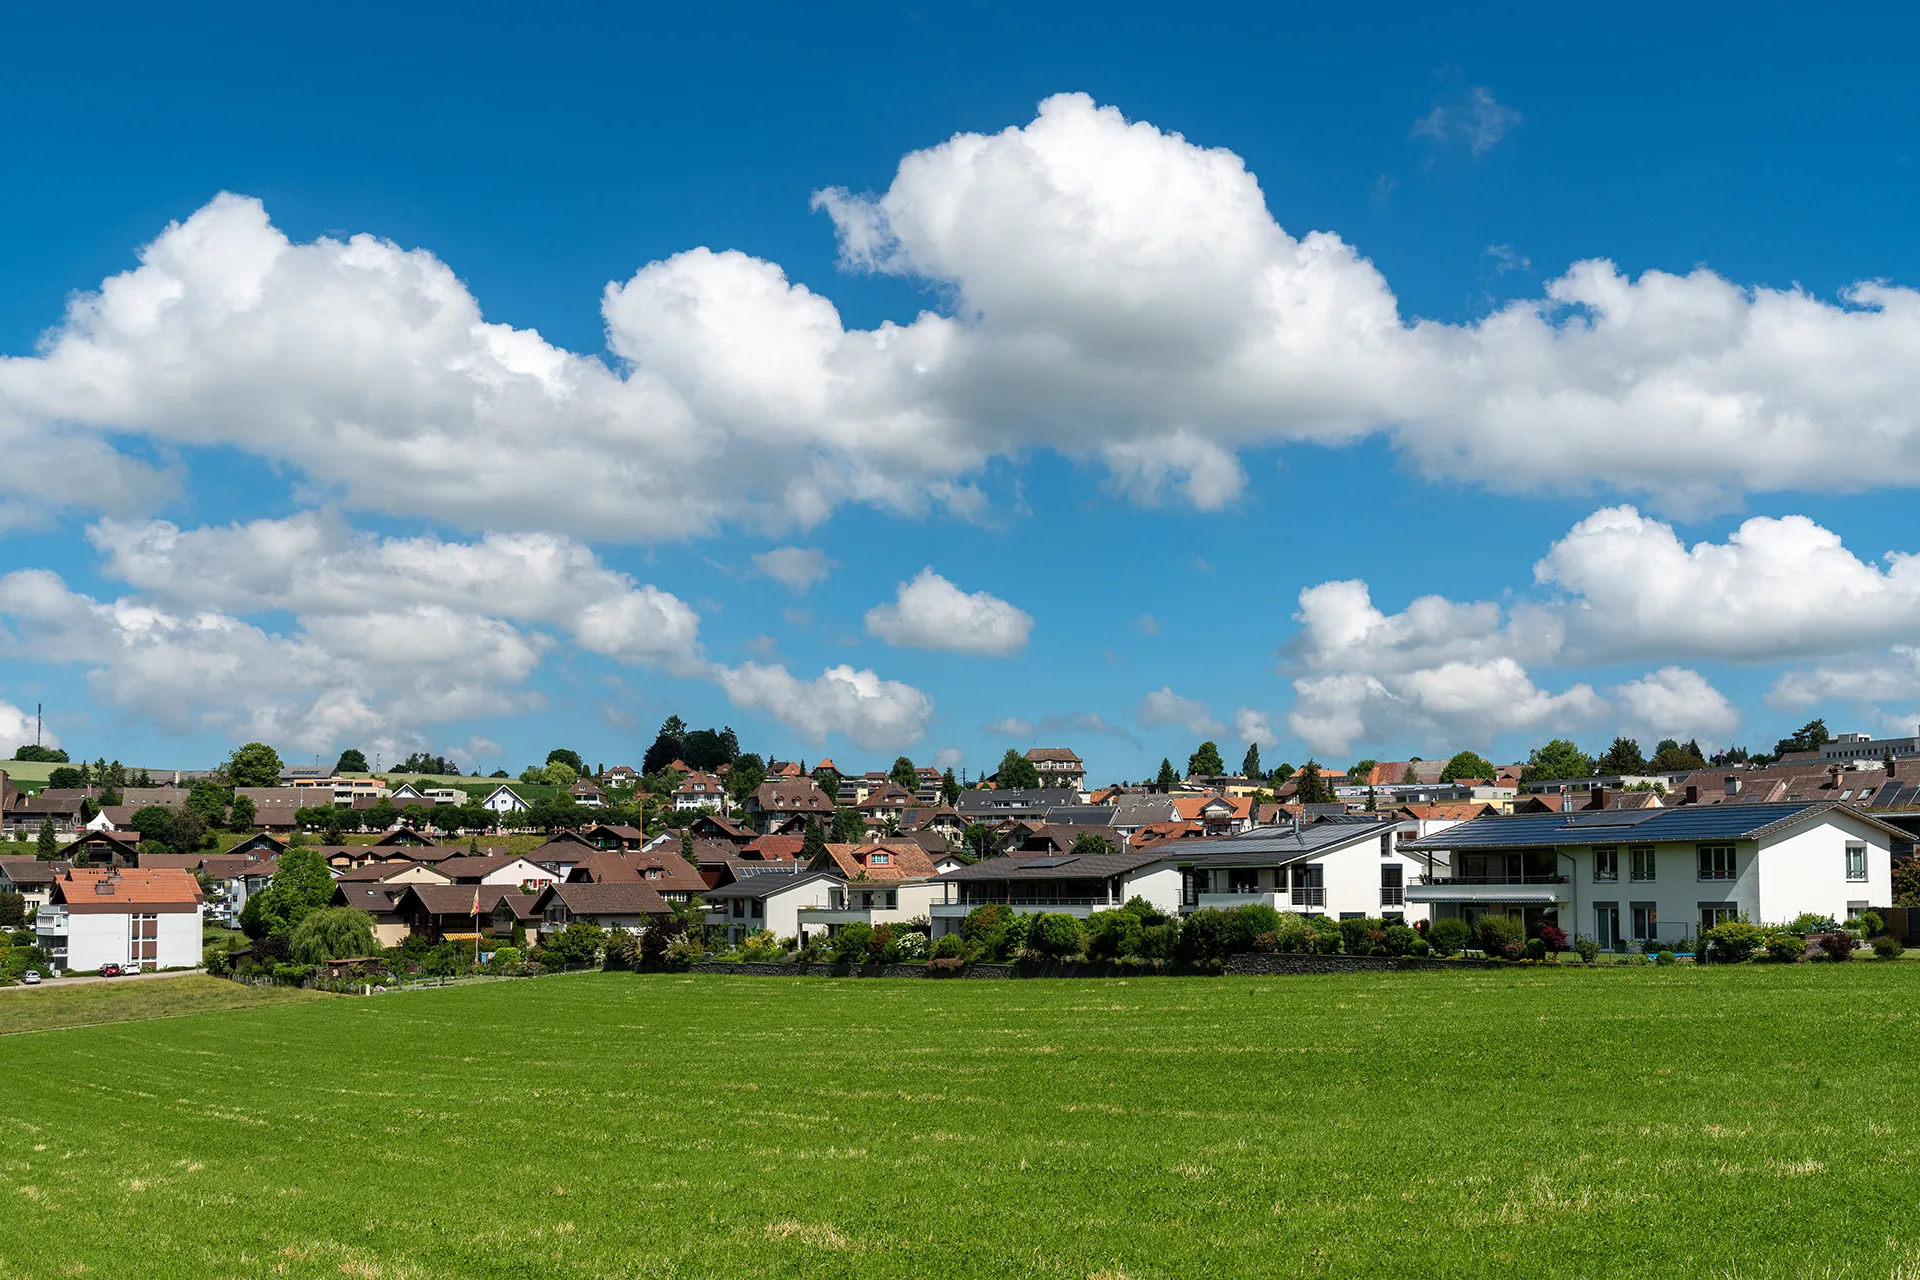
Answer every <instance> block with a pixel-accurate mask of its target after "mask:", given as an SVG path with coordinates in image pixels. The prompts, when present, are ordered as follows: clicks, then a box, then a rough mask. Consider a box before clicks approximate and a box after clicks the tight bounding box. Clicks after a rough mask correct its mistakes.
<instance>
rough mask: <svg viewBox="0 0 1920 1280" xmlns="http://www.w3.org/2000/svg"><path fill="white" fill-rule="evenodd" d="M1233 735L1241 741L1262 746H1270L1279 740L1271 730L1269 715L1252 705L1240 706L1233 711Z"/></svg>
mask: <svg viewBox="0 0 1920 1280" xmlns="http://www.w3.org/2000/svg"><path fill="white" fill-rule="evenodd" d="M1233 735H1234V737H1236V738H1238V739H1240V741H1242V742H1251V743H1253V744H1255V745H1256V746H1262V747H1271V746H1273V745H1275V744H1276V743H1278V742H1279V741H1280V737H1279V735H1278V734H1276V733H1274V731H1273V724H1272V722H1271V717H1269V716H1268V715H1267V713H1266V712H1264V711H1255V710H1254V709H1253V708H1252V707H1241V708H1240V709H1239V710H1237V711H1235V712H1234V713H1233Z"/></svg>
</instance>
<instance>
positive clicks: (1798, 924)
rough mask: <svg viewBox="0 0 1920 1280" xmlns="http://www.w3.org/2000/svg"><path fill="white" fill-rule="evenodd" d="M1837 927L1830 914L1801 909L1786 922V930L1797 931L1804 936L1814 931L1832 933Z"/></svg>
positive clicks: (1837, 924)
mask: <svg viewBox="0 0 1920 1280" xmlns="http://www.w3.org/2000/svg"><path fill="white" fill-rule="evenodd" d="M1839 927H1840V925H1839V923H1838V922H1837V921H1835V920H1834V918H1833V917H1832V916H1823V915H1817V914H1815V913H1814V912H1811V911H1803V912H1801V913H1800V914H1799V915H1797V916H1795V917H1794V918H1793V919H1792V920H1791V921H1789V922H1788V924H1787V932H1788V933H1797V934H1799V935H1800V936H1801V937H1803V938H1804V937H1808V936H1810V935H1812V934H1816V933H1832V932H1833V931H1834V930H1836V929H1838V928H1839Z"/></svg>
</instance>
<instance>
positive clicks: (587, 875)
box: [567, 849, 641, 884]
mask: <svg viewBox="0 0 1920 1280" xmlns="http://www.w3.org/2000/svg"><path fill="white" fill-rule="evenodd" d="M637 856H640V855H635V854H622V853H620V852H618V851H616V850H613V849H606V850H601V851H596V852H594V853H590V854H588V855H587V856H586V857H584V858H582V859H580V861H578V862H576V863H574V864H573V870H572V871H569V872H568V873H567V879H568V880H569V881H571V882H574V883H582V882H585V883H591V884H608V883H625V884H638V883H640V879H641V875H640V868H639V867H638V866H637V865H636V864H635V863H634V858H635V857H637Z"/></svg>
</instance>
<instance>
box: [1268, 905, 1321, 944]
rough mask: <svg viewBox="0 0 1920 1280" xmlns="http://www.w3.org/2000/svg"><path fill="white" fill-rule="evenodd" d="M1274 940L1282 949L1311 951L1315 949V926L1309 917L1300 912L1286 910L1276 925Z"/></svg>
mask: <svg viewBox="0 0 1920 1280" xmlns="http://www.w3.org/2000/svg"><path fill="white" fill-rule="evenodd" d="M1273 935H1274V941H1275V943H1276V944H1277V946H1278V949H1279V950H1281V951H1311V950H1312V949H1313V939H1314V936H1315V935H1314V928H1313V926H1312V925H1311V924H1309V923H1308V922H1307V918H1306V917H1305V916H1303V915H1300V914H1299V913H1298V912H1294V911H1285V912H1282V913H1281V915H1280V923H1279V924H1278V925H1276V926H1274V930H1273Z"/></svg>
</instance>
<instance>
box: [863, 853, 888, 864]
mask: <svg viewBox="0 0 1920 1280" xmlns="http://www.w3.org/2000/svg"><path fill="white" fill-rule="evenodd" d="M867 861H868V862H870V863H872V864H873V865H874V866H876V867H884V866H886V865H887V864H888V862H889V861H891V859H890V858H889V857H888V856H887V855H886V854H884V853H876V854H874V855H873V856H872V857H871V858H868V859H867Z"/></svg>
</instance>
